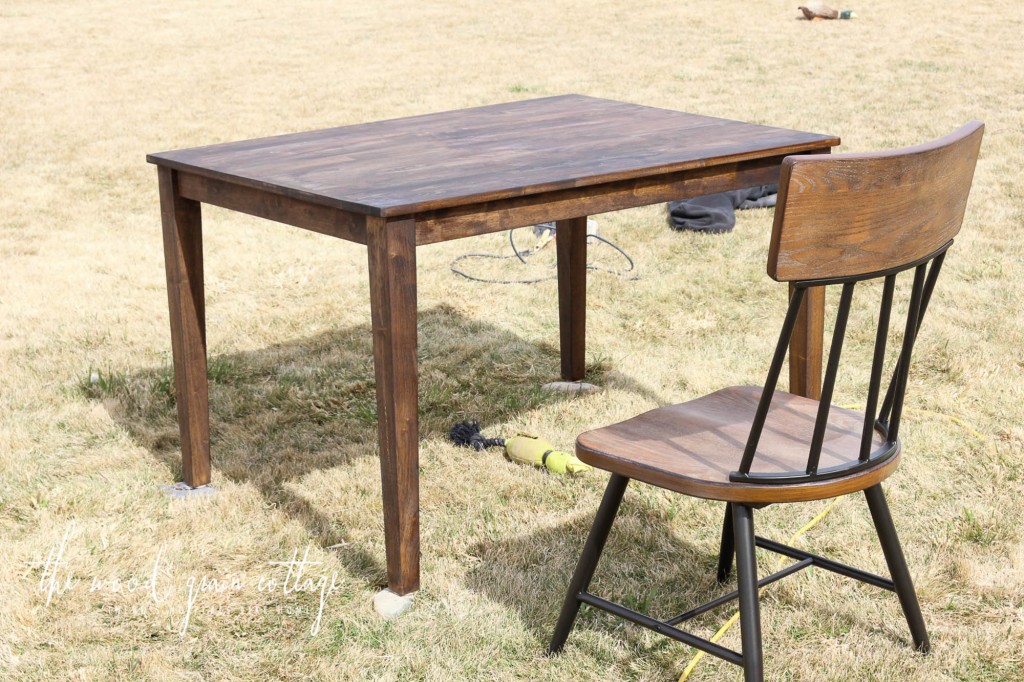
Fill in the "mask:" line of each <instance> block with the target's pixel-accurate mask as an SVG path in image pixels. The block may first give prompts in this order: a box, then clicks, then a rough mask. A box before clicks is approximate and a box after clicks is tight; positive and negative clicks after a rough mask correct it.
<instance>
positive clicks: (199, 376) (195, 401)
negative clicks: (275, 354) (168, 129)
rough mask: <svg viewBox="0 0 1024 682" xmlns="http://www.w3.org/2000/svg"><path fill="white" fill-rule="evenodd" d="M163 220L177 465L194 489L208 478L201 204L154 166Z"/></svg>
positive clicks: (174, 178) (174, 176) (165, 170)
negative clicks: (178, 447)
mask: <svg viewBox="0 0 1024 682" xmlns="http://www.w3.org/2000/svg"><path fill="white" fill-rule="evenodd" d="M157 173H158V178H159V182H160V217H161V220H162V222H163V235H164V265H165V267H166V270H167V304H168V308H169V310H170V315H171V349H172V352H173V354H174V386H175V395H176V397H177V403H178V428H179V429H180V431H181V468H182V471H183V472H184V477H185V483H187V484H188V485H189V486H191V487H193V488H198V487H199V486H203V485H206V484H208V483H209V482H210V408H209V398H208V385H207V379H206V302H205V298H204V294H203V221H202V213H201V211H200V207H199V202H197V201H192V200H190V199H184V198H182V196H181V195H180V194H179V192H178V176H177V173H176V172H175V171H173V170H171V169H169V168H164V167H162V166H161V167H159V168H158V169H157Z"/></svg>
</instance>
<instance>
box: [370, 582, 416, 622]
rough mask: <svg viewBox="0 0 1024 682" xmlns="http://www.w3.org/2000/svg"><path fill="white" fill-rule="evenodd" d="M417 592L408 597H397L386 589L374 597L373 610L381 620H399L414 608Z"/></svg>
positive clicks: (407, 595)
mask: <svg viewBox="0 0 1024 682" xmlns="http://www.w3.org/2000/svg"><path fill="white" fill-rule="evenodd" d="M415 595H416V593H415V592H413V593H411V594H406V595H401V596H399V595H397V594H395V593H394V592H392V591H391V590H389V589H387V588H385V589H383V590H381V591H380V592H378V593H377V594H375V595H373V610H374V611H376V612H377V615H378V616H380V617H381V618H385V619H387V620H391V619H393V618H398V617H399V616H401V615H402V614H403V613H405V612H406V611H408V610H409V609H410V608H411V607H412V598H413V597H414V596H415Z"/></svg>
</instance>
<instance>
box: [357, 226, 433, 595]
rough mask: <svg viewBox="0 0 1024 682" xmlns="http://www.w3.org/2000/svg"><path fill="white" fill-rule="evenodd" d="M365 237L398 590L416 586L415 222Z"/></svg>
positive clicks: (392, 581) (387, 521)
mask: <svg viewBox="0 0 1024 682" xmlns="http://www.w3.org/2000/svg"><path fill="white" fill-rule="evenodd" d="M366 237H367V239H366V246H367V250H368V252H369V270H370V308H371V311H372V317H373V363H374V371H375V374H376V378H377V432H378V437H379V439H380V472H381V484H382V493H383V498H384V545H385V550H386V552H387V562H388V587H389V588H390V589H391V591H392V592H394V593H396V594H399V595H403V594H408V593H410V592H415V591H416V590H418V589H419V586H420V528H419V513H420V511H419V425H418V421H417V415H416V410H417V403H418V401H417V398H418V395H417V390H418V386H417V383H418V382H417V376H416V371H417V369H416V226H415V223H414V222H413V221H412V220H403V221H396V222H392V223H386V222H385V221H384V220H382V219H373V218H371V219H368V220H367V235H366Z"/></svg>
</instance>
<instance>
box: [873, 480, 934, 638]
mask: <svg viewBox="0 0 1024 682" xmlns="http://www.w3.org/2000/svg"><path fill="white" fill-rule="evenodd" d="M864 496H865V497H867V499H868V508H869V509H870V510H871V519H872V520H873V521H874V522H875V530H876V531H877V532H878V539H879V541H880V542H881V543H882V552H883V553H884V554H885V563H886V564H888V566H889V574H890V575H891V576H892V581H893V583H894V584H895V585H896V595H897V596H898V597H899V598H900V605H901V606H902V607H903V615H905V616H906V618H907V625H909V626H910V635H911V637H912V638H913V639H914V648H915V649H917V650H918V651H922V652H927V651H928V650H929V649H931V643H930V642H929V641H928V630H927V628H926V627H925V624H924V618H923V617H922V616H921V605H920V604H918V602H917V594H916V593H915V592H914V583H913V581H912V580H911V579H910V571H909V570H908V569H907V560H906V559H905V558H904V557H903V549H902V548H901V547H900V540H899V537H897V535H896V527H895V526H894V525H893V522H892V514H890V513H889V504H888V503H887V502H886V501H885V493H884V492H882V485H881V484H877V485H874V486H872V487H870V488H868V489H866V490H865V491H864Z"/></svg>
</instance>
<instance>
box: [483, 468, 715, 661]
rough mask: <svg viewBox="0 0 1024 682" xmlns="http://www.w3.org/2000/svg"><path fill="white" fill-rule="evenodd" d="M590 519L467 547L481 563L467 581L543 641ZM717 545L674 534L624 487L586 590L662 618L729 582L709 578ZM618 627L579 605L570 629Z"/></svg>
mask: <svg viewBox="0 0 1024 682" xmlns="http://www.w3.org/2000/svg"><path fill="white" fill-rule="evenodd" d="M635 485H637V484H636V483H634V484H632V485H631V488H632V487H633V486H635ZM596 511H597V508H596V505H595V508H594V510H593V512H596ZM593 518H594V517H593V513H590V512H588V513H585V514H583V515H579V516H576V517H575V518H573V519H572V520H571V521H567V522H566V523H564V524H562V525H559V526H556V527H547V528H543V529H540V530H537V531H535V532H533V533H529V534H526V535H522V536H520V537H515V538H509V539H507V540H500V541H487V542H482V543H478V544H477V545H475V546H474V547H473V548H471V549H470V554H471V555H473V556H477V557H479V558H480V562H479V564H477V566H476V567H475V568H474V569H473V571H471V572H470V573H469V574H468V576H467V584H468V586H469V587H470V588H471V589H473V590H474V591H477V592H479V593H481V594H484V595H486V596H487V597H488V598H489V599H491V600H493V601H495V602H497V603H501V604H504V605H506V606H508V607H510V608H512V609H513V610H515V611H517V612H518V613H519V616H520V618H521V620H522V621H523V623H524V625H525V626H526V627H527V628H529V629H530V630H531V632H532V633H533V634H534V635H535V636H536V637H537V639H538V640H539V641H540V642H542V643H543V644H544V646H547V644H548V642H549V641H550V639H551V635H552V633H553V632H554V628H555V622H556V621H557V619H558V614H559V611H560V610H561V608H562V600H563V599H564V598H565V594H566V590H567V589H568V586H569V579H570V577H571V576H572V573H573V571H574V570H575V568H576V562H577V560H578V559H579V556H580V552H581V551H582V549H583V543H584V541H585V539H586V536H587V533H588V532H589V531H590V525H591V523H592V522H593ZM716 552H717V548H714V549H712V548H708V547H701V546H697V545H695V544H693V543H691V542H690V541H689V540H687V539H685V538H680V537H678V535H677V531H676V530H674V529H672V528H671V526H670V525H669V523H668V520H667V519H666V517H665V514H664V510H661V509H657V508H651V507H649V506H646V505H645V504H644V502H642V501H640V500H638V499H637V498H635V497H634V496H633V495H631V493H630V492H628V491H627V493H626V497H625V499H624V500H623V502H622V506H621V508H620V510H619V514H618V516H617V517H616V520H615V523H614V525H613V526H612V530H611V534H610V535H609V537H608V542H607V545H606V546H605V550H604V553H603V554H602V556H601V559H600V562H599V563H598V566H597V571H596V573H595V574H594V580H593V583H592V584H591V588H590V591H591V592H593V593H594V594H597V595H599V596H602V597H604V598H606V599H611V600H612V601H616V602H619V603H620V604H623V605H625V606H627V607H629V608H631V609H634V610H637V611H640V612H641V613H646V614H649V615H651V616H654V617H655V618H668V617H670V616H673V615H676V614H678V613H682V612H683V611H686V610H688V609H690V608H692V607H694V606H697V605H699V604H702V603H704V602H705V601H708V600H709V599H712V598H714V597H716V596H718V595H720V594H723V593H724V592H727V591H729V590H730V589H734V588H733V587H728V586H723V585H719V584H718V582H717V580H716V578H715V574H716V571H717V566H718V556H717V554H716ZM720 616H721V613H720V612H717V613H716V612H714V611H713V612H711V614H709V616H707V617H700V618H697V619H695V620H694V621H692V622H691V623H690V624H689V625H690V626H694V624H696V628H697V631H699V628H700V627H701V626H702V624H705V623H703V621H705V620H707V619H708V618H710V620H707V623H706V624H708V625H711V624H713V623H714V622H715V621H716V619H719V618H720ZM623 626H624V621H622V620H620V619H618V618H615V617H614V616H611V615H609V614H606V613H604V612H603V611H599V610H597V609H592V608H590V607H589V606H586V605H584V606H583V607H582V608H581V609H580V613H579V617H578V619H577V621H576V625H575V628H574V630H573V632H574V633H575V634H574V636H576V637H577V638H578V637H580V635H581V634H582V633H583V632H584V631H587V630H599V631H603V632H608V631H612V630H620V631H621V629H622V628H623ZM572 640H573V636H570V643H571V642H572ZM662 640H664V642H662ZM579 641H580V640H579V639H577V642H579ZM657 641H658V642H659V643H658V644H655V645H654V646H655V647H658V648H660V647H661V646H662V644H663V643H667V642H669V641H670V640H668V639H667V638H661V637H659V638H657Z"/></svg>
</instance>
